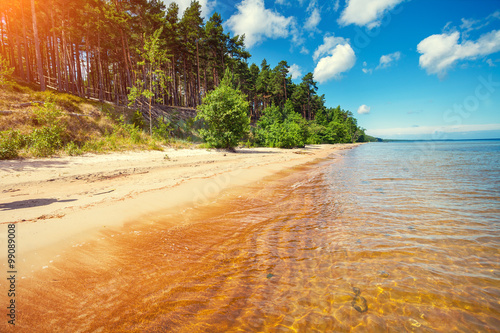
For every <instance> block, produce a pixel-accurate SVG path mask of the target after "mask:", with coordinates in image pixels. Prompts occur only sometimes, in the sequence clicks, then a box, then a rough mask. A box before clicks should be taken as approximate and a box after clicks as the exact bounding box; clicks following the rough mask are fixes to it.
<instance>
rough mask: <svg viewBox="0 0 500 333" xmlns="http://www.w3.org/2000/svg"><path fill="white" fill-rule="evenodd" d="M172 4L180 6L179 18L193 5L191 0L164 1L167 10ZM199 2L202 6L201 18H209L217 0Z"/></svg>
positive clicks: (201, 0) (199, 0)
mask: <svg viewBox="0 0 500 333" xmlns="http://www.w3.org/2000/svg"><path fill="white" fill-rule="evenodd" d="M172 2H175V3H176V4H177V5H179V18H180V17H182V15H183V14H184V11H185V10H186V8H188V7H189V6H190V5H191V0H163V3H164V4H165V6H167V8H168V5H170V4H171V3H172ZM198 2H199V3H200V5H201V16H203V17H207V18H208V17H209V16H210V14H211V13H212V11H213V9H214V8H215V4H216V0H198Z"/></svg>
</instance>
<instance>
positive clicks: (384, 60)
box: [376, 51, 401, 69]
mask: <svg viewBox="0 0 500 333" xmlns="http://www.w3.org/2000/svg"><path fill="white" fill-rule="evenodd" d="M400 58H401V52H399V51H398V52H394V53H391V54H387V55H383V56H381V57H380V63H379V64H378V66H377V68H376V69H382V68H387V67H389V66H391V64H392V63H393V62H394V61H398V60H399V59H400Z"/></svg>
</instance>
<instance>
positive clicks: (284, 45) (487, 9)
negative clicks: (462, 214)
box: [165, 0, 500, 139]
mask: <svg viewBox="0 0 500 333" xmlns="http://www.w3.org/2000/svg"><path fill="white" fill-rule="evenodd" d="M165 2H166V3H168V2H169V0H166V1H165ZM189 2H190V1H187V0H181V1H177V3H178V4H179V5H180V8H181V10H182V9H183V8H185V7H186V6H187V5H188V4H189ZM200 3H201V4H202V7H203V14H204V15H205V16H206V17H210V15H211V14H212V13H213V12H214V11H217V12H218V13H220V14H221V15H222V18H223V20H224V22H225V30H226V31H230V32H231V35H236V34H239V35H241V34H243V33H244V34H245V36H246V45H247V49H248V50H249V52H250V53H251V54H252V58H251V59H250V60H249V61H250V63H251V62H254V63H256V64H257V65H260V63H261V61H262V60H263V59H264V58H265V59H266V60H267V61H268V63H270V65H271V66H272V67H274V66H276V65H277V64H278V62H279V61H281V60H286V61H287V62H288V65H290V66H291V68H290V72H291V74H292V78H293V79H294V81H296V82H300V79H301V77H302V76H303V75H305V74H307V73H308V72H312V73H314V77H315V80H316V81H317V82H318V87H319V90H318V92H319V94H325V97H326V104H327V106H329V107H336V106H337V105H340V106H341V107H342V108H343V109H346V110H351V111H352V112H353V113H354V114H355V116H356V118H357V119H358V123H359V124H360V125H361V126H362V127H364V128H366V129H367V133H368V134H371V135H375V136H379V137H383V138H399V139H401V138H407V139H462V138H466V139H467V138H500V1H498V0H347V1H346V0H292V1H285V0H269V1H268V0H243V1H239V0H238V1H230V0H217V1H211V0H202V1H200Z"/></svg>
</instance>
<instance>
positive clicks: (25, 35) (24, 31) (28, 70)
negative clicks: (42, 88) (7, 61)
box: [21, 3, 31, 82]
mask: <svg viewBox="0 0 500 333" xmlns="http://www.w3.org/2000/svg"><path fill="white" fill-rule="evenodd" d="M21 22H22V25H23V36H24V58H25V61H26V79H27V80H28V82H30V81H31V73H30V61H29V57H28V35H27V34H26V24H25V21H24V5H23V4H22V3H21Z"/></svg>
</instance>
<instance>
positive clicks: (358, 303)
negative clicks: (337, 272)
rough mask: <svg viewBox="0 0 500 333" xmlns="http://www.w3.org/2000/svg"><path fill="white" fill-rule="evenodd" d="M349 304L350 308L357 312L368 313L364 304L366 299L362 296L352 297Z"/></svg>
mask: <svg viewBox="0 0 500 333" xmlns="http://www.w3.org/2000/svg"><path fill="white" fill-rule="evenodd" d="M351 304H352V307H353V308H354V309H355V310H356V311H358V312H366V311H368V304H366V299H365V298H364V297H363V296H354V299H353V300H352V302H351Z"/></svg>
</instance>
